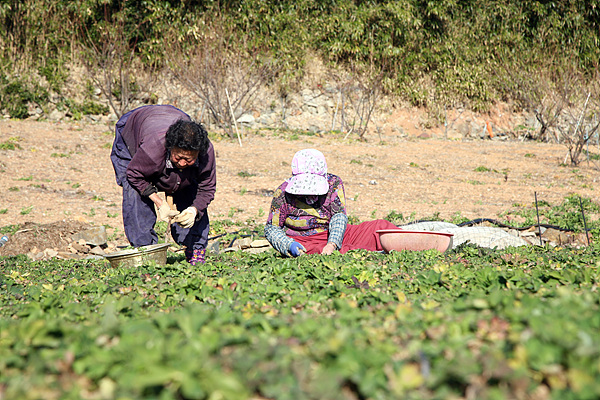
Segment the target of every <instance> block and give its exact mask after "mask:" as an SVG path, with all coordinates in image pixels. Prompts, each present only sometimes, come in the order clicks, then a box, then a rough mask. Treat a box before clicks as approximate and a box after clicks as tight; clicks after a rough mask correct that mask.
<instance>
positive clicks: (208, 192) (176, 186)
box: [121, 106, 217, 214]
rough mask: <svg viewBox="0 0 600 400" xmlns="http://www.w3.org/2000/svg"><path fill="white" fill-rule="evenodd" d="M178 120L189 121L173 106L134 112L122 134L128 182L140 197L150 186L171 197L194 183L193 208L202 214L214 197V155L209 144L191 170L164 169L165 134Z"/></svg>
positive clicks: (187, 117)
mask: <svg viewBox="0 0 600 400" xmlns="http://www.w3.org/2000/svg"><path fill="white" fill-rule="evenodd" d="M179 119H183V120H187V121H189V120H190V117H189V116H188V115H187V114H186V113H184V112H183V111H181V110H179V109H177V108H175V107H172V106H147V107H141V108H139V109H137V110H134V111H133V113H132V114H131V115H130V116H129V118H128V119H127V122H126V124H125V127H124V128H123V131H122V133H121V135H122V136H123V140H124V142H125V144H126V145H127V148H128V149H129V153H130V154H131V156H132V159H131V162H130V163H129V165H128V166H127V180H128V181H129V183H130V184H131V186H132V187H133V188H135V189H136V190H137V191H138V192H139V193H140V194H143V193H144V192H146V191H147V190H148V189H150V188H151V186H154V187H156V189H157V190H159V191H164V192H165V193H167V194H173V193H174V192H177V191H178V190H180V189H185V188H186V187H189V186H190V185H193V184H195V183H197V184H198V190H197V192H196V198H195V199H194V201H193V202H192V204H193V205H194V207H196V209H197V210H198V212H199V213H200V214H201V213H202V211H203V210H205V209H206V208H207V207H208V205H209V204H210V202H211V201H212V200H213V199H214V197H215V189H216V184H217V177H216V168H215V151H214V148H213V145H212V143H210V144H209V147H208V151H207V152H206V154H199V155H198V159H197V160H196V163H195V164H194V165H193V166H191V167H187V168H184V169H182V170H179V169H178V168H169V167H167V160H168V158H169V151H168V150H167V148H166V147H165V134H166V133H167V130H168V129H169V126H171V125H172V124H173V123H174V122H175V121H177V120H179Z"/></svg>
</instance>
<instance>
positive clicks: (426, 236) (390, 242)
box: [377, 229, 454, 253]
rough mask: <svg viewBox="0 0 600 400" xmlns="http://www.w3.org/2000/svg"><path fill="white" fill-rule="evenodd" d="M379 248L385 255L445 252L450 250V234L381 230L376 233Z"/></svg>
mask: <svg viewBox="0 0 600 400" xmlns="http://www.w3.org/2000/svg"><path fill="white" fill-rule="evenodd" d="M377 233H378V234H379V240H380V242H381V247H383V250H384V251H385V252H386V253H389V252H390V251H392V250H396V251H401V250H409V251H421V250H432V249H433V250H437V251H439V252H442V253H443V252H445V251H446V250H448V249H451V248H452V236H454V235H453V234H452V233H444V232H435V231H405V230H402V229H383V230H379V231H377Z"/></svg>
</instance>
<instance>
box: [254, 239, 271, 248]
mask: <svg viewBox="0 0 600 400" xmlns="http://www.w3.org/2000/svg"><path fill="white" fill-rule="evenodd" d="M270 246H271V244H270V243H269V241H268V240H266V239H257V240H254V241H252V243H250V247H252V248H259V247H270Z"/></svg>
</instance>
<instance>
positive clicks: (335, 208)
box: [265, 149, 397, 257]
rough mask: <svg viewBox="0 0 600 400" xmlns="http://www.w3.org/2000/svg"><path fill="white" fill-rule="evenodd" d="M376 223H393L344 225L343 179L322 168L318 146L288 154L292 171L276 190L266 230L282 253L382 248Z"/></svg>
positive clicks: (324, 165) (384, 225) (383, 226)
mask: <svg viewBox="0 0 600 400" xmlns="http://www.w3.org/2000/svg"><path fill="white" fill-rule="evenodd" d="M380 229H397V227H396V226H395V225H394V224H392V223H391V222H389V221H385V220H375V221H367V222H363V223H361V224H360V225H349V224H348V217H347V215H346V195H345V193H344V184H343V183H342V180H341V179H340V178H339V177H337V176H335V175H333V174H328V173H327V162H326V161H325V156H323V153H321V152H320V151H318V150H314V149H305V150H300V151H299V152H297V153H296V154H295V155H294V158H293V159H292V177H291V178H290V179H288V180H286V181H285V182H283V183H282V184H281V185H280V186H279V187H278V188H277V190H276V191H275V193H274V197H273V201H272V203H271V211H270V213H269V218H268V220H267V224H266V225H265V236H266V238H267V240H268V241H269V243H271V245H272V246H273V247H274V248H275V249H276V250H277V251H279V252H280V253H281V254H282V255H284V256H293V257H297V256H299V255H301V254H303V253H308V254H315V253H320V254H331V253H332V252H333V251H334V250H339V251H340V253H345V252H347V251H348V250H353V249H365V250H371V251H381V250H382V247H381V243H380V242H379V235H378V234H377V233H376V231H377V230H380Z"/></svg>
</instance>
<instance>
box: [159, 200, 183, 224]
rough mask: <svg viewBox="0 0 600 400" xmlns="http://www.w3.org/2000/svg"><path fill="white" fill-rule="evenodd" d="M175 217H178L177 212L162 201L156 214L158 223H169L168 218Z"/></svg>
mask: <svg viewBox="0 0 600 400" xmlns="http://www.w3.org/2000/svg"><path fill="white" fill-rule="evenodd" d="M176 215H179V211H177V210H171V207H169V204H167V202H166V201H163V203H162V204H161V206H160V207H158V210H157V212H156V216H157V217H158V220H159V221H167V222H169V218H173V217H174V216H176Z"/></svg>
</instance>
